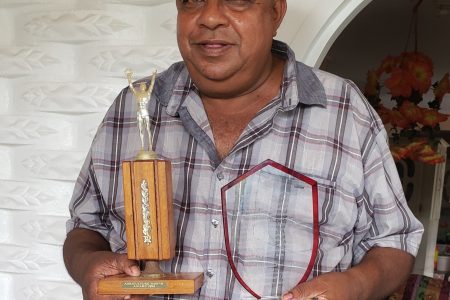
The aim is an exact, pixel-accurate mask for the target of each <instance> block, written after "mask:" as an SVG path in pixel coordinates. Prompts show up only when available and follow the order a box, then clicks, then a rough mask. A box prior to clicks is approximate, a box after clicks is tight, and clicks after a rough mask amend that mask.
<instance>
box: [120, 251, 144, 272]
mask: <svg viewBox="0 0 450 300" xmlns="http://www.w3.org/2000/svg"><path fill="white" fill-rule="evenodd" d="M116 261H117V267H118V268H119V269H120V270H122V271H123V272H124V273H125V274H127V275H130V276H139V275H140V274H141V270H140V269H139V266H138V265H137V262H136V261H134V260H129V259H128V257H127V255H126V254H122V255H120V256H118V257H117V260H116Z"/></svg>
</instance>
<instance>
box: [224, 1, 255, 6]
mask: <svg viewBox="0 0 450 300" xmlns="http://www.w3.org/2000/svg"><path fill="white" fill-rule="evenodd" d="M224 2H225V3H226V4H227V5H228V6H230V7H235V8H244V7H247V6H249V5H250V4H252V3H253V0H224Z"/></svg>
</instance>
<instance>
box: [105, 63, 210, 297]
mask: <svg viewBox="0 0 450 300" xmlns="http://www.w3.org/2000/svg"><path fill="white" fill-rule="evenodd" d="M126 75H127V78H128V83H129V87H130V90H131V91H132V93H133V95H134V97H135V99H136V102H137V121H138V126H139V135H140V139H141V150H140V152H139V153H138V155H137V156H136V158H135V160H133V161H124V162H123V163H122V175H123V193H124V205H125V226H126V237H127V247H128V258H129V259H134V260H138V261H140V262H141V263H145V268H144V269H143V270H142V271H141V275H140V276H138V277H133V276H128V275H125V274H121V275H116V276H110V277H107V278H104V279H102V280H100V281H99V283H98V288H97V292H98V294H102V295H131V294H136V295H155V294H194V293H195V291H196V290H197V289H199V288H200V287H201V285H202V283H203V273H202V272H198V273H175V274H172V273H170V274H168V273H164V272H163V271H162V270H161V269H160V267H159V261H162V260H169V259H172V258H173V257H174V254H175V238H176V234H175V230H174V223H173V209H172V175H171V164H170V162H169V161H167V160H161V159H158V158H157V155H156V153H155V152H154V151H153V150H152V146H151V145H152V134H151V131H150V118H149V113H148V110H147V104H148V102H149V101H150V96H151V93H152V90H153V86H154V84H155V78H156V71H155V72H154V73H153V75H152V77H151V82H150V85H149V86H148V87H147V84H146V83H145V82H141V83H139V88H135V87H134V85H133V83H132V75H133V72H132V71H131V70H127V71H126ZM146 138H147V144H148V147H147V148H146V147H145V139H146Z"/></svg>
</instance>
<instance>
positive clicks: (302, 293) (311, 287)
mask: <svg viewBox="0 0 450 300" xmlns="http://www.w3.org/2000/svg"><path fill="white" fill-rule="evenodd" d="M323 293H324V291H321V290H319V288H318V287H317V286H316V285H315V284H314V281H312V282H305V283H302V284H299V285H297V286H296V287H295V288H293V289H292V290H290V291H289V292H287V293H286V294H284V295H283V298H282V299H283V300H294V299H295V300H311V299H320V298H319V296H320V295H321V294H323Z"/></svg>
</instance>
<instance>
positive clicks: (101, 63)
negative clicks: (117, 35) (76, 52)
mask: <svg viewBox="0 0 450 300" xmlns="http://www.w3.org/2000/svg"><path fill="white" fill-rule="evenodd" d="M89 50H90V51H86V52H83V53H82V54H81V57H80V61H81V62H82V64H83V65H84V66H85V69H84V71H85V72H86V76H88V75H89V76H111V77H123V76H124V75H123V74H124V70H125V69H126V68H132V69H133V71H135V72H136V74H137V76H142V75H144V74H145V75H144V76H149V75H150V74H151V73H152V72H153V70H154V69H157V70H164V69H166V68H167V67H168V66H170V65H171V64H172V63H173V62H174V61H177V60H180V59H181V56H180V53H179V51H178V49H177V48H176V47H148V46H147V47H123V46H122V47H97V48H91V49H89Z"/></svg>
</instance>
